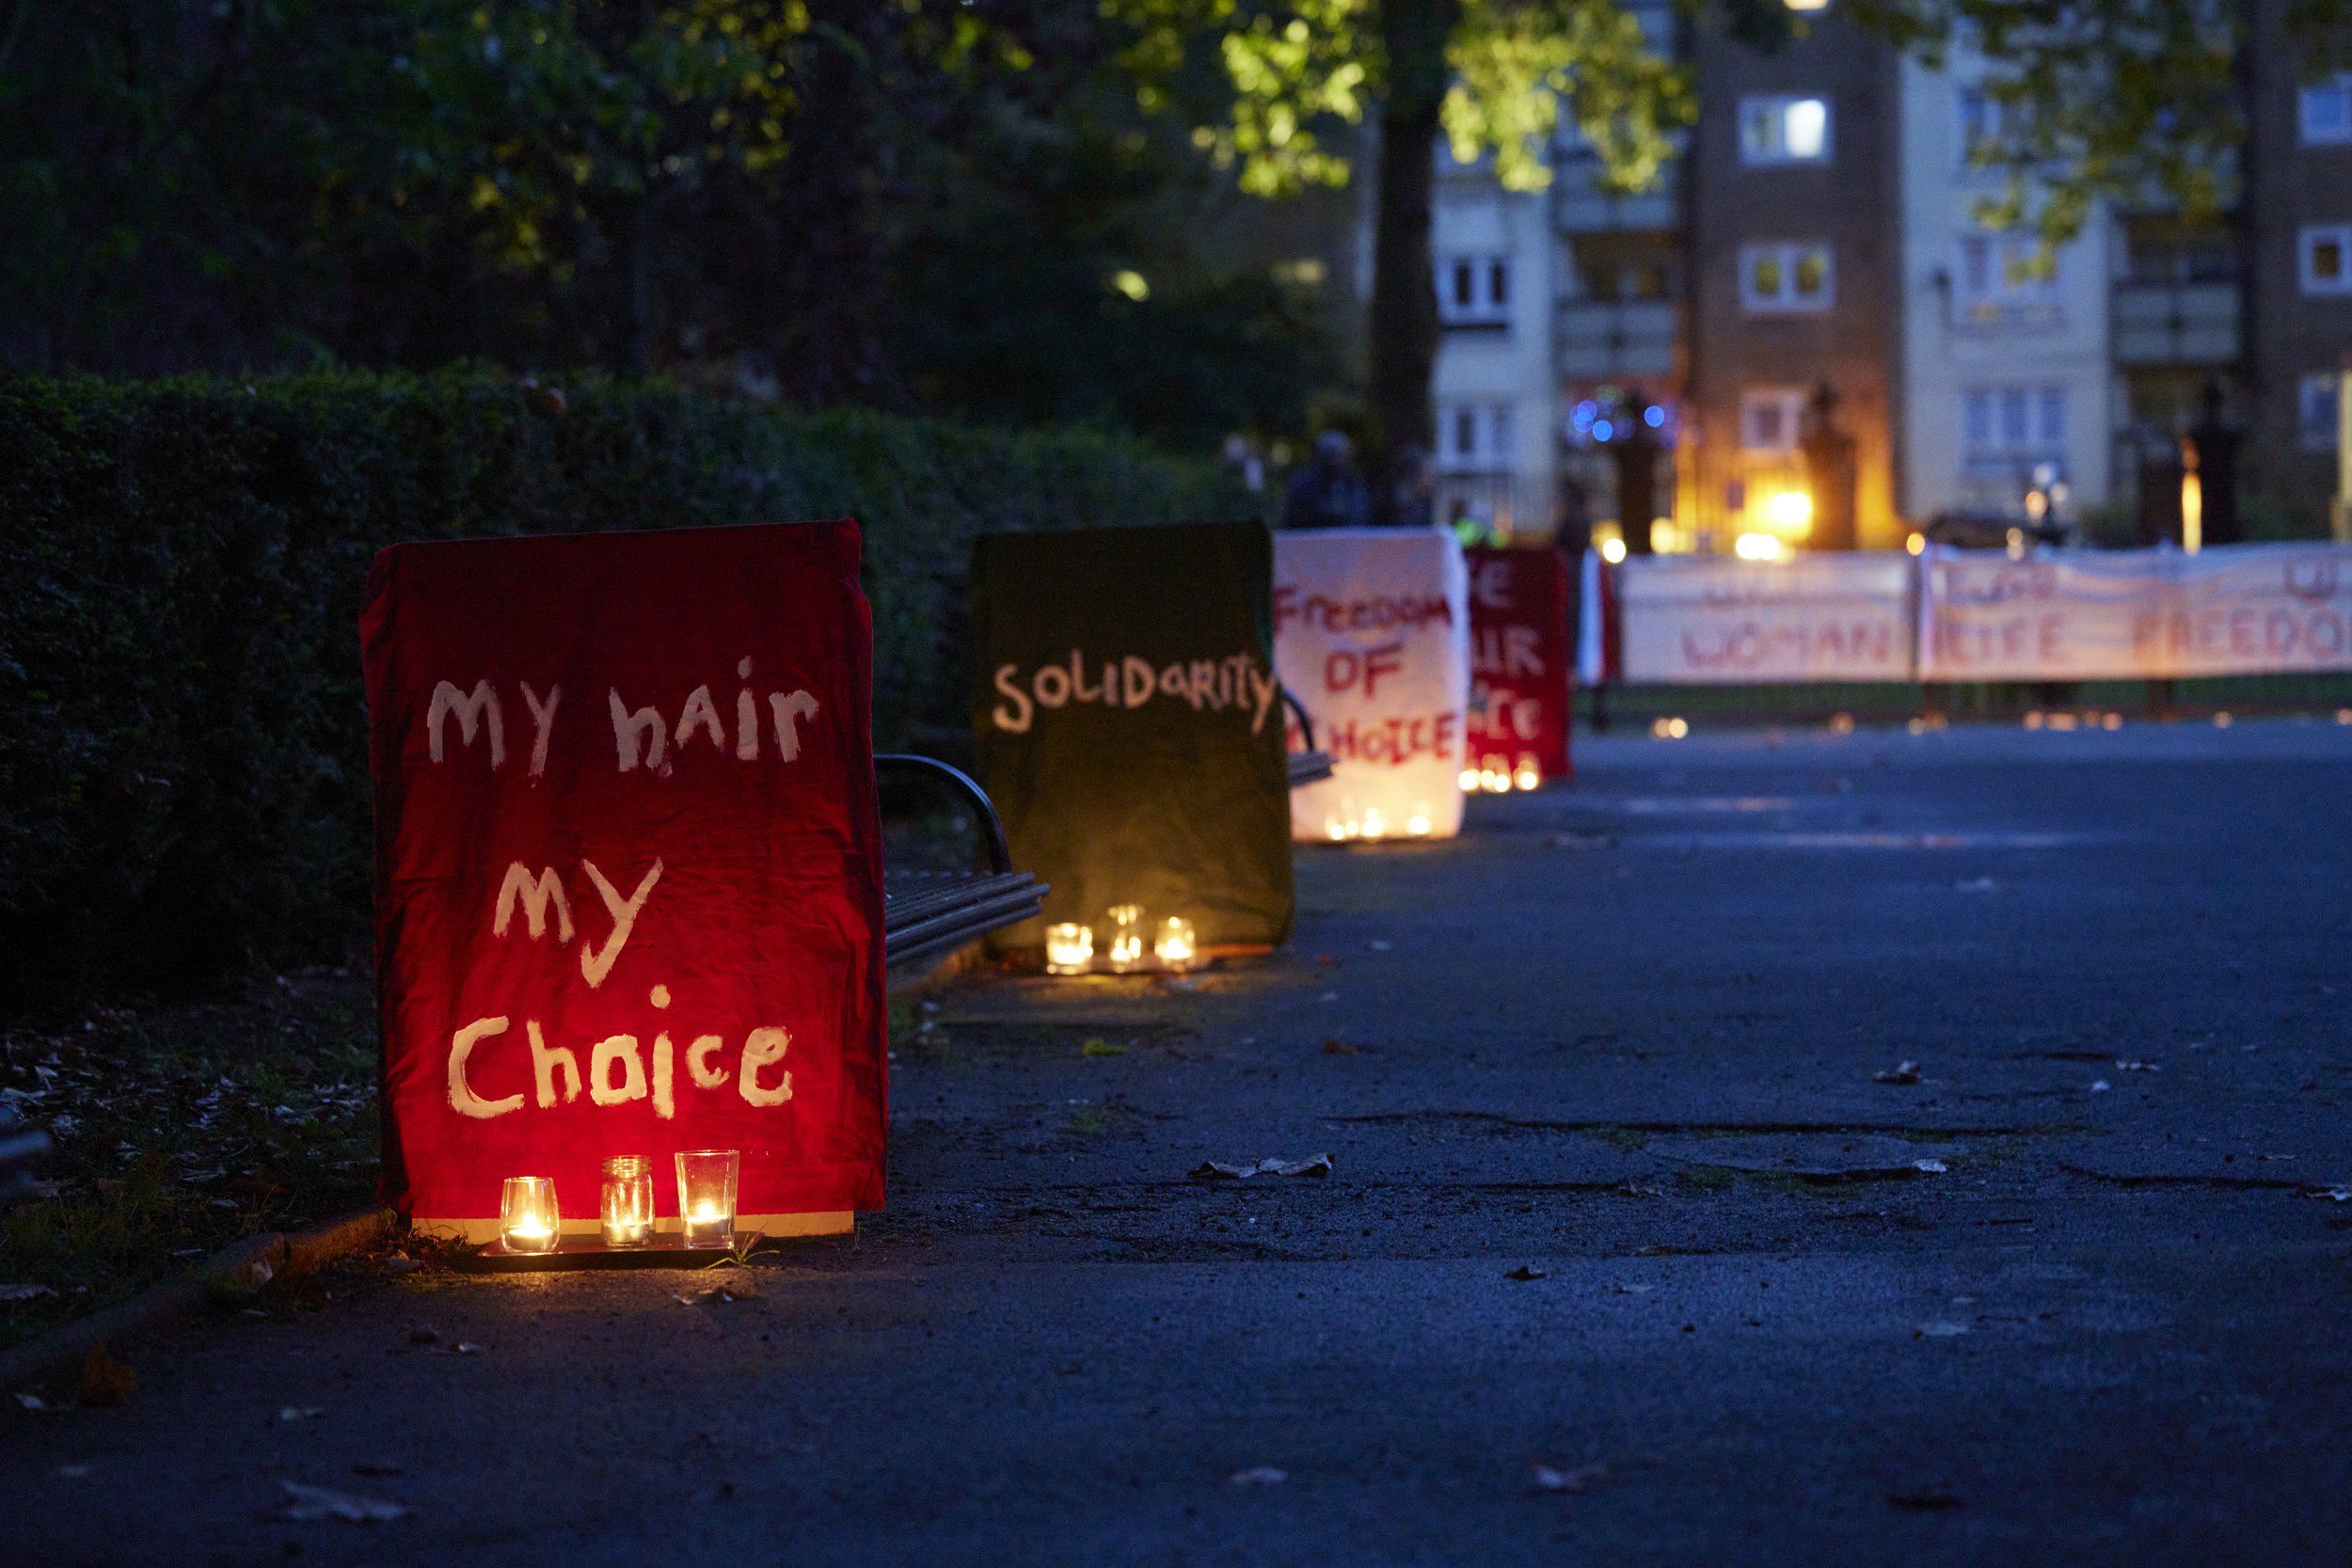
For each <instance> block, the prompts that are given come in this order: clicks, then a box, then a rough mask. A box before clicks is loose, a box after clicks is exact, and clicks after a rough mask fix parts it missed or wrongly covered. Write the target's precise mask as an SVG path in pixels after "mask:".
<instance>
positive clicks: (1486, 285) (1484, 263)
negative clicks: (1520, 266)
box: [1438, 256, 1511, 327]
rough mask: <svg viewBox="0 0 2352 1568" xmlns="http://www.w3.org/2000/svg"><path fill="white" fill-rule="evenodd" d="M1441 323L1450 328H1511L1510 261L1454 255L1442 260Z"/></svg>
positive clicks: (1440, 286)
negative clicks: (1509, 326)
mask: <svg viewBox="0 0 2352 1568" xmlns="http://www.w3.org/2000/svg"><path fill="white" fill-rule="evenodd" d="M1438 321H1439V322H1441V323H1443V324H1444V325H1447V326H1480V327H1497V326H1508V325H1511V260H1510V258H1509V257H1507V256H1454V257H1449V258H1446V259H1445V260H1443V261H1439V262H1438Z"/></svg>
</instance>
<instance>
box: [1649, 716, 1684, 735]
mask: <svg viewBox="0 0 2352 1568" xmlns="http://www.w3.org/2000/svg"><path fill="white" fill-rule="evenodd" d="M1649 733H1650V738H1651V739H1653V740H1680V739H1681V738H1682V737H1683V736H1686V735H1689V734H1690V733H1691V724H1690V721H1688V720H1686V719H1681V718H1675V719H1653V720H1651V721H1649Z"/></svg>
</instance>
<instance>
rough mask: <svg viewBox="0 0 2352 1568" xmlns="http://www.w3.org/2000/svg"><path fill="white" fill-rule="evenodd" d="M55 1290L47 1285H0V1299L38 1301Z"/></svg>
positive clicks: (52, 1294)
mask: <svg viewBox="0 0 2352 1568" xmlns="http://www.w3.org/2000/svg"><path fill="white" fill-rule="evenodd" d="M56 1293H57V1292H56V1289H55V1288H53V1287H51V1286H47V1285H0V1301H39V1300H40V1298H41V1297H43V1296H54V1295H56Z"/></svg>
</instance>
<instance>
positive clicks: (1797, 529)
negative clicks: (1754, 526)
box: [1764, 490, 1813, 533]
mask: <svg viewBox="0 0 2352 1568" xmlns="http://www.w3.org/2000/svg"><path fill="white" fill-rule="evenodd" d="M1764 515H1765V516H1766V517H1768V518H1770V519H1771V521H1772V526H1773V527H1774V528H1776V529H1778V530H1780V531H1782V532H1784V533H1803V532H1804V531H1806V530H1807V529H1809V528H1811V527H1812V526H1813V498H1812V497H1811V496H1808V495H1806V494H1805V493H1804V491H1802V490H1783V491H1782V492H1781V493H1780V494H1779V495H1777V496H1774V497H1773V498H1772V499H1771V500H1768V501H1766V502H1765V503H1764Z"/></svg>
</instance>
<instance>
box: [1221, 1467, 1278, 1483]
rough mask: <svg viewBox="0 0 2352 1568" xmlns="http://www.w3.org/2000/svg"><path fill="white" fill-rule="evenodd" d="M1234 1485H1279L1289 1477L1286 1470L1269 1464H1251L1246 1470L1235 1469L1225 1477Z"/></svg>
mask: <svg viewBox="0 0 2352 1568" xmlns="http://www.w3.org/2000/svg"><path fill="white" fill-rule="evenodd" d="M1225 1479H1226V1480H1227V1481H1230V1482H1231V1483H1232V1484H1233V1485H1235V1486H1279V1485H1280V1484H1281V1483H1282V1482H1284V1481H1288V1480H1290V1479H1291V1475H1290V1472H1289V1471H1288V1470H1278V1469H1276V1468H1275V1467H1274V1466H1273V1465H1251V1466H1250V1467H1249V1468H1248V1469H1247V1470H1235V1471H1234V1472H1233V1473H1232V1475H1230V1476H1228V1477H1226V1478H1225Z"/></svg>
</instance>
